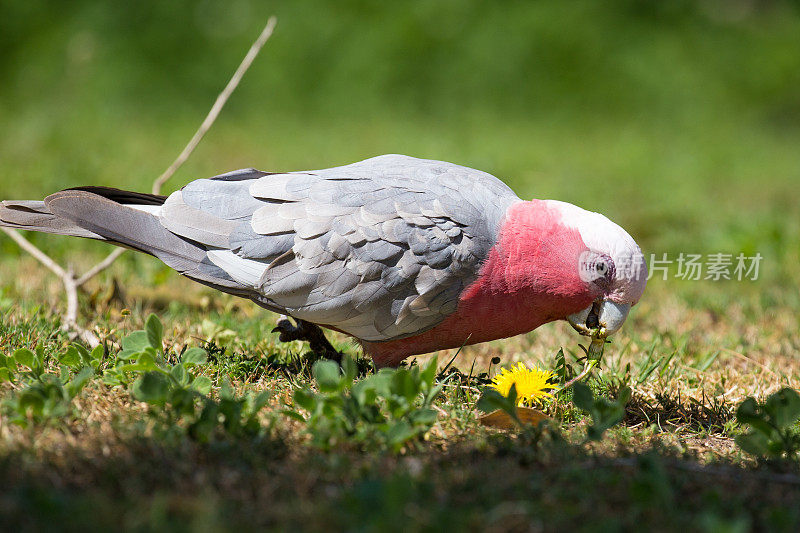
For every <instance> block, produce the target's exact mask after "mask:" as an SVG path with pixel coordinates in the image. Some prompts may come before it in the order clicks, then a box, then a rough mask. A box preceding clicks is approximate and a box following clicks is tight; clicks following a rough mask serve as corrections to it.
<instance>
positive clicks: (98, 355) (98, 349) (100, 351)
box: [89, 345, 106, 363]
mask: <svg viewBox="0 0 800 533" xmlns="http://www.w3.org/2000/svg"><path fill="white" fill-rule="evenodd" d="M105 356H106V349H105V348H103V345H99V346H95V348H94V350H92V353H90V354H89V358H90V359H91V360H92V362H93V363H94V362H96V363H99V362H101V361H102V360H103V358H104V357H105Z"/></svg>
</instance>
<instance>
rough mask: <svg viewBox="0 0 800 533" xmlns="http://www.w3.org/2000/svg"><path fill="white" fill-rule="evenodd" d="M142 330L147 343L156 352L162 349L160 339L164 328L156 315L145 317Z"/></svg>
mask: <svg viewBox="0 0 800 533" xmlns="http://www.w3.org/2000/svg"><path fill="white" fill-rule="evenodd" d="M144 330H145V331H146V332H147V342H148V343H149V344H150V346H152V347H153V348H155V349H156V350H161V349H163V345H162V338H163V336H164V326H163V325H161V321H160V320H159V319H158V317H157V316H156V315H153V314H151V315H150V316H148V317H147V322H146V323H145V326H144Z"/></svg>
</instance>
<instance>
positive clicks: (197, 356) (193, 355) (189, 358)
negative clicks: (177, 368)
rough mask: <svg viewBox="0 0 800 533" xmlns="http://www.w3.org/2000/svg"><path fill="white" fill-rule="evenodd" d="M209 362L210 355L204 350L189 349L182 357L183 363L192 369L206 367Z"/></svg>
mask: <svg viewBox="0 0 800 533" xmlns="http://www.w3.org/2000/svg"><path fill="white" fill-rule="evenodd" d="M207 361H208V353H207V352H206V351H205V350H203V349H202V348H189V349H188V350H186V351H185V352H183V355H181V362H182V363H183V364H184V365H186V366H187V368H191V367H192V366H195V365H204V364H206V362H207Z"/></svg>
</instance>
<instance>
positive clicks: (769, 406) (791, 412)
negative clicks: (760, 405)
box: [764, 387, 800, 428]
mask: <svg viewBox="0 0 800 533" xmlns="http://www.w3.org/2000/svg"><path fill="white" fill-rule="evenodd" d="M764 411H765V412H766V413H768V414H769V415H770V416H771V417H772V420H773V421H774V423H775V425H776V426H778V427H779V428H787V427H790V426H792V425H793V424H794V423H795V422H797V420H798V418H800V395H799V394H797V391H795V390H794V389H790V388H788V387H787V388H783V389H781V390H779V391H778V392H776V393H774V394H771V395H770V396H769V397H768V398H767V401H766V402H765V403H764Z"/></svg>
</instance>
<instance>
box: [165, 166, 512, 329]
mask: <svg viewBox="0 0 800 533" xmlns="http://www.w3.org/2000/svg"><path fill="white" fill-rule="evenodd" d="M242 172H248V171H242ZM516 201H519V199H518V198H517V197H516V195H514V193H513V192H512V191H511V190H510V189H508V188H507V187H506V186H505V185H504V184H502V182H500V181H499V180H497V179H496V178H494V177H492V176H489V175H488V174H485V173H482V172H478V171H475V170H472V169H468V168H465V167H460V166H457V165H452V164H449V163H442V162H438V161H428V160H420V159H414V158H409V157H405V156H381V157H379V158H373V159H370V160H366V161H362V162H360V163H356V164H353V165H348V166H346V167H338V168H334V169H325V170H320V171H309V172H296V173H287V174H273V175H262V176H261V177H257V178H255V179H251V178H245V179H223V178H212V179H211V180H198V181H195V182H192V183H191V184H189V185H188V186H187V187H185V188H184V189H183V190H182V191H180V192H179V193H175V194H174V195H173V196H171V197H170V199H169V200H168V201H167V202H166V203H165V205H164V208H163V209H162V213H161V218H162V224H163V225H164V226H165V227H166V228H168V229H170V231H174V232H176V233H177V234H179V235H181V236H183V237H185V238H188V239H192V240H196V241H198V242H201V243H204V244H205V245H206V247H207V248H208V250H207V252H206V255H207V257H208V259H209V261H210V262H211V263H213V264H214V265H215V266H216V267H217V268H218V269H219V270H221V271H223V272H224V273H226V274H227V275H228V276H229V277H230V279H231V280H233V281H235V282H236V283H238V284H240V285H242V286H245V287H247V288H249V289H250V290H251V291H253V293H254V294H253V299H254V300H256V301H259V303H261V304H262V305H265V306H266V307H269V308H270V309H274V310H281V311H283V312H286V313H288V314H291V315H292V316H294V317H296V318H301V319H304V320H308V321H310V322H314V323H317V324H324V325H328V326H332V327H335V328H336V329H339V330H341V331H344V332H346V333H349V334H351V335H353V336H355V337H358V338H360V339H364V340H370V341H382V340H391V339H396V338H402V337H404V336H409V335H413V334H416V333H419V332H421V331H424V330H426V329H429V328H431V327H433V326H435V325H436V324H438V323H439V322H441V321H442V320H444V318H445V317H447V316H448V315H449V314H451V313H453V312H454V311H455V309H456V307H457V305H458V298H459V295H460V293H461V292H462V291H463V290H464V288H465V287H467V286H468V285H469V284H470V283H472V281H474V280H475V279H476V277H477V273H478V270H479V267H480V263H481V262H482V261H483V260H484V259H485V258H486V256H487V254H488V252H489V249H490V248H491V247H492V245H493V244H494V242H495V239H496V235H497V231H498V229H499V225H500V222H501V220H502V216H503V213H505V210H506V209H507V208H508V206H509V205H510V204H511V203H513V202H516Z"/></svg>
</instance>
